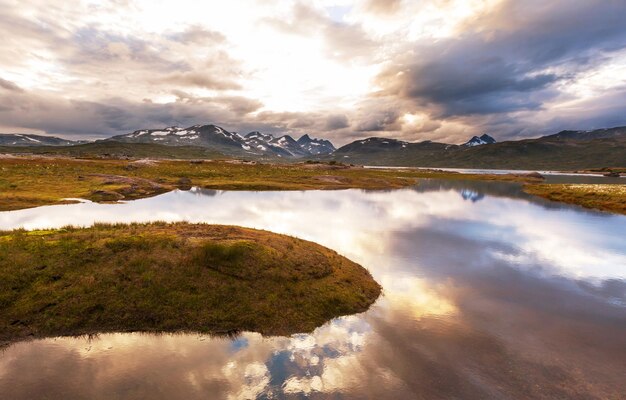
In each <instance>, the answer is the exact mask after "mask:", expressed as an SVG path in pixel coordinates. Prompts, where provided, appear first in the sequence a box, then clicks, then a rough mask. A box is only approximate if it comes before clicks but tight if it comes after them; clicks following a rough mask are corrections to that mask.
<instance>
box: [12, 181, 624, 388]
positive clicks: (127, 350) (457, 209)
mask: <svg viewBox="0 0 626 400" xmlns="http://www.w3.org/2000/svg"><path fill="white" fill-rule="evenodd" d="M154 220H165V221H182V220H185V221H191V222H210V223H220V224H236V225H242V226H247V227H253V228H260V229H268V230H271V231H275V232H279V233H287V234H291V235H294V236H298V237H300V238H303V239H308V240H313V241H315V242H318V243H320V244H322V245H325V246H327V247H330V248H332V249H334V250H336V251H338V252H339V253H341V254H343V255H345V256H347V257H349V258H351V259H352V260H354V261H356V262H358V263H360V264H362V265H363V266H365V267H366V268H368V269H369V270H370V271H371V272H372V274H373V276H374V278H375V279H376V280H377V281H378V282H380V283H381V284H382V285H383V288H384V294H383V296H382V297H381V298H380V299H379V300H378V302H377V303H376V304H375V305H374V306H373V307H372V308H371V309H370V310H369V311H368V312H366V313H363V314H360V315H354V316H348V317H342V318H338V319H335V320H333V321H330V322H329V323H327V324H325V325H324V326H322V327H320V328H318V329H317V330H315V331H314V332H312V333H311V334H299V335H293V336H291V337H263V336H261V335H259V334H255V333H243V334H242V335H240V336H238V337H237V338H212V337H209V336H202V335H168V334H164V335H145V334H106V335H101V336H98V337H95V338H51V339H45V340H35V341H30V342H21V343H17V344H13V345H11V346H10V347H8V348H7V349H5V350H4V351H3V352H2V353H0V393H2V396H0V397H2V398H7V399H33V398H59V399H74V398H76V399H78V398H81V399H82V398H85V399H117V398H123V399H138V398H150V399H161V398H162V399H201V398H202V399H206V398H304V397H307V398H329V397H330V398H377V399H378V398H390V399H404V398H407V399H415V398H428V399H431V398H464V399H471V398H476V399H484V398H620V397H621V396H622V395H623V394H624V393H626V380H625V379H624V376H625V374H626V240H624V236H625V234H626V217H623V216H617V215H610V214H606V213H598V212H593V211H588V210H584V209H582V208H578V207H575V206H568V205H563V204H558V203H551V202H548V201H545V200H541V199H537V198H534V197H530V196H528V195H525V194H523V193H521V191H520V189H519V186H517V185H512V184H505V183H499V182H462V181H458V182H450V181H449V182H446V181H436V180H430V181H422V182H421V184H420V185H419V186H418V187H415V188H408V189H402V190H394V191H369V192H368V191H361V190H344V191H308V192H222V191H205V190H197V189H194V190H192V191H188V192H182V191H175V192H171V193H167V194H164V195H161V196H157V197H154V198H150V199H143V200H138V201H133V202H129V203H125V204H94V203H83V204H73V205H64V206H49V207H39V208H34V209H28V210H19V211H12V212H2V213H0V229H13V228H18V227H23V228H26V229H37V228H47V227H61V226H64V225H68V224H74V225H90V224H92V223H94V222H131V221H154Z"/></svg>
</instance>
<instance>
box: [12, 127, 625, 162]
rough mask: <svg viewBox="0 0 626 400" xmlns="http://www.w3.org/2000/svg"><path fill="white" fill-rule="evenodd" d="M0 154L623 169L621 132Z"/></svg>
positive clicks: (213, 132) (149, 142) (148, 142)
mask: <svg viewBox="0 0 626 400" xmlns="http://www.w3.org/2000/svg"><path fill="white" fill-rule="evenodd" d="M0 146H2V148H0V152H6V153H20V152H21V153H23V152H25V148H26V147H27V146H28V151H27V152H30V153H37V154H65V155H72V156H77V155H78V156H80V155H83V156H93V155H99V154H102V155H103V156H114V157H115V156H121V157H150V156H151V154H152V153H154V155H153V157H174V158H188V157H200V158H202V157H211V158H224V157H226V158H228V157H236V158H254V159H269V160H281V159H282V160H285V161H290V160H297V159H312V160H320V161H340V162H344V163H350V164H360V165H379V166H413V167H457V168H504V169H584V168H600V167H626V127H616V128H609V129H597V130H591V131H573V130H568V131H561V132H559V133H556V134H553V135H547V136H542V137H540V138H537V139H524V140H517V141H503V142H496V140H495V139H494V138H493V137H491V136H490V135H488V134H483V135H481V136H474V137H472V138H471V139H470V140H468V141H467V142H466V143H464V144H460V145H456V144H447V143H438V142H433V141H422V142H406V141H401V140H397V139H390V138H381V137H371V138H367V139H362V140H356V141H354V142H352V143H349V144H346V145H345V146H342V147H340V148H339V149H336V148H335V146H333V144H332V143H331V142H330V141H328V140H324V139H316V138H311V137H310V136H309V135H303V136H302V137H300V138H299V139H298V140H295V139H294V138H292V137H291V136H289V135H282V136H279V137H275V136H273V135H271V134H267V133H261V132H258V131H254V132H250V133H248V134H246V135H245V136H242V135H240V134H238V133H236V132H229V131H227V130H225V129H224V128H221V127H219V126H216V125H194V126H192V127H189V128H179V127H175V126H173V127H168V128H162V129H142V130H137V131H134V132H131V133H128V134H123V135H118V136H113V137H111V138H108V139H104V140H99V141H96V142H93V143H87V144H85V143H84V142H75V141H70V140H65V139H59V138H55V137H50V136H41V135H30V134H28V135H26V134H5V135H0Z"/></svg>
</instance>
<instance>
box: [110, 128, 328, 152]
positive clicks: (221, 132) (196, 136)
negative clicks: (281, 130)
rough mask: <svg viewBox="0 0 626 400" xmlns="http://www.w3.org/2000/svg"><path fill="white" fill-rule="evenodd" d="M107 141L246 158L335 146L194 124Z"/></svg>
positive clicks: (315, 141)
mask: <svg viewBox="0 0 626 400" xmlns="http://www.w3.org/2000/svg"><path fill="white" fill-rule="evenodd" d="M107 140H114V141H118V142H126V143H159V144H164V145H170V146H202V147H211V148H213V149H215V150H217V151H220V152H222V153H224V154H229V155H236V156H244V155H257V156H277V157H305V156H310V155H318V154H330V153H332V152H333V151H334V150H335V147H334V146H333V145H332V143H330V142H329V141H328V140H321V139H311V138H310V137H309V136H308V135H304V136H303V137H301V138H300V140H298V141H296V140H294V139H293V138H292V137H291V136H289V135H284V136H281V137H278V138H276V137H274V136H273V135H271V134H267V133H261V132H257V131H255V132H250V133H248V134H247V135H245V136H241V135H239V134H238V133H236V132H229V131H227V130H225V129H224V128H222V127H219V126H216V125H194V126H191V127H189V128H179V127H177V126H171V127H168V128H163V129H142V130H138V131H134V132H132V133H128V134H125V135H118V136H113V137H112V138H110V139H107Z"/></svg>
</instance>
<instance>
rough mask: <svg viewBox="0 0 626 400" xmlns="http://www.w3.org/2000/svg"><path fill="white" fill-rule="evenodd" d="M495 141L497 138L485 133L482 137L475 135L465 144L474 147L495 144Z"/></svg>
mask: <svg viewBox="0 0 626 400" xmlns="http://www.w3.org/2000/svg"><path fill="white" fill-rule="evenodd" d="M495 142H496V139H494V138H492V137H491V136H489V135H487V134H486V133H485V134H484V135H482V136H480V137H479V136H474V137H473V138H471V139H470V140H469V141H468V142H467V143H465V144H463V146H467V147H474V146H481V145H483V144H493V143H495Z"/></svg>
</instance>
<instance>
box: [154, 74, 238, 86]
mask: <svg viewBox="0 0 626 400" xmlns="http://www.w3.org/2000/svg"><path fill="white" fill-rule="evenodd" d="M161 81H162V82H164V83H173V84H175V85H179V86H185V87H199V88H204V89H215V90H227V89H241V85H239V84H237V83H235V82H233V81H230V80H222V79H219V78H217V77H212V76H209V75H208V74H206V73H203V72H199V71H191V72H175V73H172V74H170V75H168V76H166V77H164V78H162V79H161Z"/></svg>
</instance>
